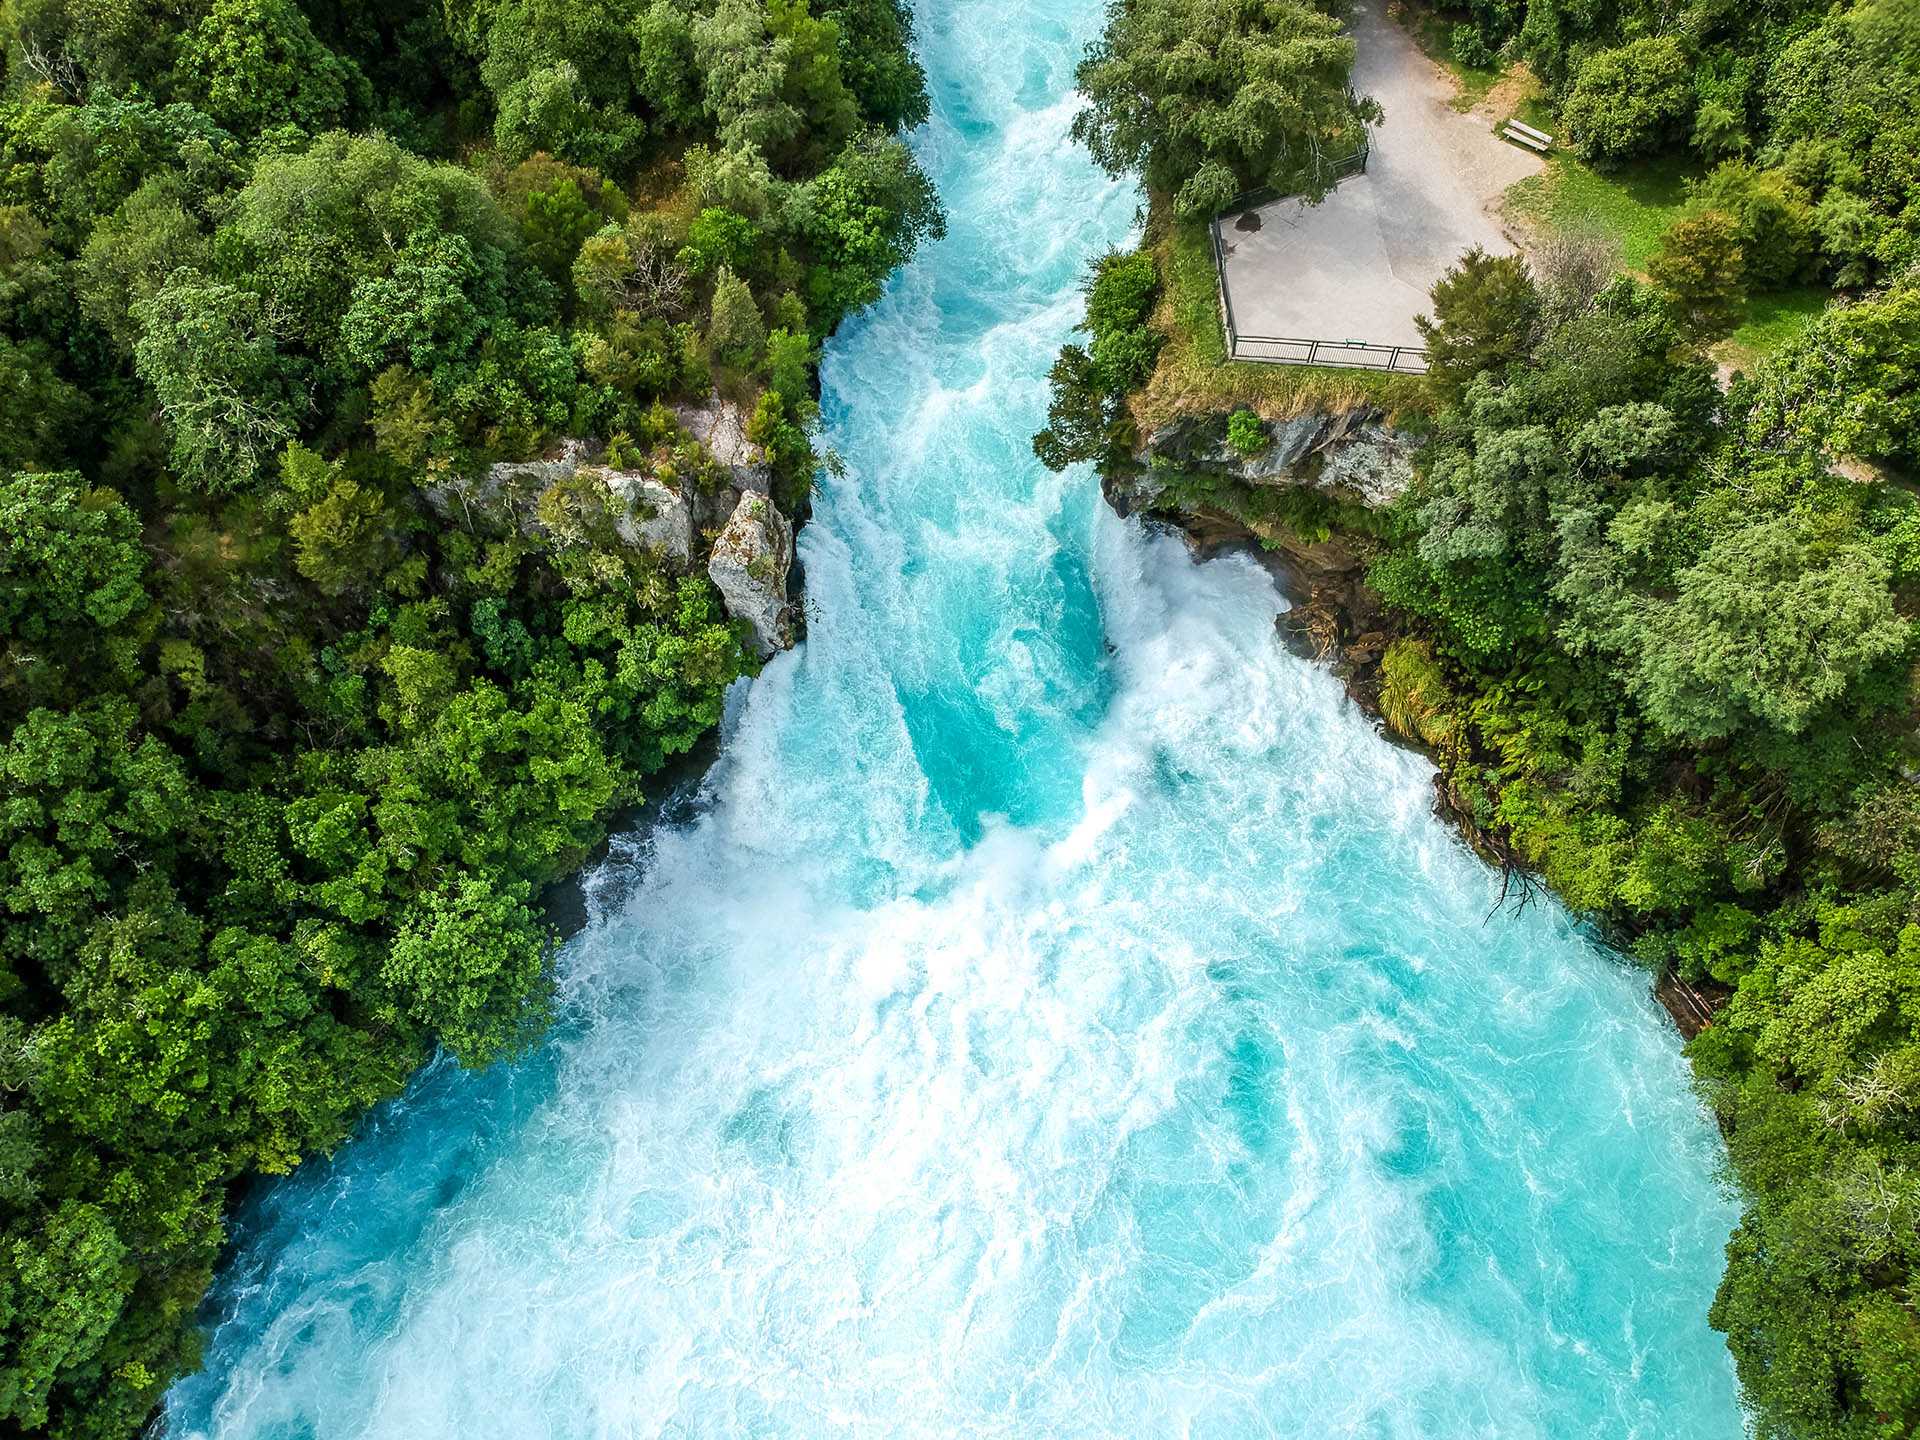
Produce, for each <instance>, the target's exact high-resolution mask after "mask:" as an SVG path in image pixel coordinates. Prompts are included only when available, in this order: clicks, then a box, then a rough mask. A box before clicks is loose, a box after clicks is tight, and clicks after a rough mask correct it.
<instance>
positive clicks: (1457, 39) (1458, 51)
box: [1453, 24, 1494, 70]
mask: <svg viewBox="0 0 1920 1440" xmlns="http://www.w3.org/2000/svg"><path fill="white" fill-rule="evenodd" d="M1453 58H1454V59H1455V60H1457V61H1459V62H1460V63H1461V64H1462V65H1464V66H1466V67H1467V69H1469V70H1491V69H1492V68H1493V64H1494V56H1493V51H1492V49H1491V48H1489V46H1488V45H1487V42H1486V40H1485V39H1483V38H1482V37H1481V34H1480V27H1479V26H1478V25H1468V24H1460V25H1456V26H1454V27H1453Z"/></svg>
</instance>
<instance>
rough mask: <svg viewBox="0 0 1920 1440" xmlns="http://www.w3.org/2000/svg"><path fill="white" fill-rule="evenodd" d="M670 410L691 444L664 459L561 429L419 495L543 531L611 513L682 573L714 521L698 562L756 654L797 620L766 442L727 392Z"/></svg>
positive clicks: (538, 535) (454, 513) (587, 529)
mask: <svg viewBox="0 0 1920 1440" xmlns="http://www.w3.org/2000/svg"><path fill="white" fill-rule="evenodd" d="M673 413H674V416H675V418H676V419H677V420H678V421H679V423H680V425H681V428H682V429H683V430H685V431H686V432H687V434H688V435H689V436H691V437H692V438H693V439H694V440H696V441H698V442H699V448H698V449H697V450H696V449H694V448H693V447H691V446H688V445H686V444H685V443H684V442H682V443H681V445H680V446H679V447H678V449H676V450H674V451H673V454H672V456H671V458H670V457H669V456H668V455H667V453H666V451H665V450H663V451H662V452H660V453H658V454H656V456H655V457H654V460H653V462H652V468H646V469H625V468H618V467H615V466H610V465H605V464H599V463H596V460H595V451H594V449H593V447H591V446H590V445H588V444H587V442H585V441H581V440H568V441H566V442H564V443H563V444H562V445H561V446H560V447H559V448H558V449H557V450H555V451H554V452H553V453H552V454H550V455H545V456H542V457H540V458H538V459H534V460H515V461H503V462H501V463H499V464H496V465H489V466H488V467H487V468H486V469H485V470H484V471H482V472H481V473H480V474H478V475H462V476H455V477H453V478H450V479H446V480H442V481H440V482H438V483H436V484H434V485H431V486H428V487H426V488H425V490H424V491H423V494H424V497H425V499H426V502H427V504H428V506H429V507H431V509H432V510H433V512H434V513H435V514H436V515H438V516H439V517H440V518H441V519H443V520H445V521H447V522H448V523H449V524H455V525H460V524H464V525H470V526H471V525H482V526H486V527H488V528H498V527H501V526H511V527H513V528H514V529H516V530H518V531H519V532H520V533H521V534H522V535H525V536H527V537H528V538H530V539H538V540H542V541H546V542H554V541H563V540H564V539H565V538H566V537H567V536H568V534H569V533H571V534H573V535H574V536H575V537H582V536H587V535H592V534H593V533H595V526H596V525H597V526H599V527H601V529H600V531H599V533H601V534H604V533H605V531H604V527H605V525H606V524H607V522H608V521H609V520H611V522H612V526H613V531H614V533H615V534H616V535H617V536H618V537H619V539H620V541H621V542H622V543H624V544H626V545H629V546H632V547H633V548H635V549H637V550H639V549H644V550H648V551H651V552H652V553H653V554H654V555H656V556H657V557H658V558H659V559H660V561H661V562H662V563H663V564H665V565H668V566H669V567H671V568H673V569H674V570H677V571H679V572H681V573H683V574H684V573H687V572H690V571H692V570H694V569H696V568H697V567H698V566H699V565H700V563H701V559H702V556H701V550H702V547H703V544H704V541H705V537H706V535H708V534H711V533H713V532H715V531H718V534H717V535H716V537H715V539H714V541H713V546H712V550H711V552H710V553H709V554H708V555H707V556H706V569H707V574H708V575H709V576H710V577H711V578H712V580H713V583H714V585H715V586H716V587H717V588H718V589H719V591H720V596H721V599H722V600H723V601H724V602H725V604H726V609H727V614H728V615H730V616H731V617H733V618H734V619H736V620H744V621H745V622H746V624H747V627H748V629H749V630H750V631H751V632H752V637H753V644H754V648H755V649H756V650H757V651H758V652H759V653H760V655H761V656H762V657H765V656H767V655H771V654H772V653H773V652H774V651H775V650H784V649H788V648H789V647H791V646H792V644H793V642H794V633H795V629H796V623H795V621H796V617H795V613H794V610H793V607H792V605H791V604H790V603H789V602H788V599H787V582H788V577H789V576H790V574H791V573H792V570H793V526H792V524H791V523H790V522H789V521H788V519H787V517H786V516H784V515H782V514H781V513H780V510H779V508H778V507H777V506H776V505H775V504H774V502H773V497H772V495H771V493H770V492H771V489H772V482H773V470H772V466H771V464H770V462H769V460H768V457H767V452H766V450H765V449H764V448H763V447H761V446H760V445H757V444H755V443H754V442H753V441H752V440H750V439H748V438H747V430H746V421H745V419H744V417H743V416H742V415H741V413H740V407H739V406H737V405H735V404H734V403H733V402H732V401H731V400H724V399H722V398H721V397H720V396H718V395H713V396H710V397H708V399H707V401H706V403H705V404H703V405H699V406H688V405H682V406H677V407H675V409H674V412H673ZM689 453H691V455H692V463H688V455H689Z"/></svg>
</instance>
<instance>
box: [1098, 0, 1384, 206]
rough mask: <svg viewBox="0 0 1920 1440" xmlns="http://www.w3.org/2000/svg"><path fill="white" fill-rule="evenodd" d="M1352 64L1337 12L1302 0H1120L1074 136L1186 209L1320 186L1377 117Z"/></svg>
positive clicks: (1104, 163)
mask: <svg viewBox="0 0 1920 1440" xmlns="http://www.w3.org/2000/svg"><path fill="white" fill-rule="evenodd" d="M1352 68H1353V41H1352V40H1350V39H1349V38H1347V36H1346V35H1345V34H1344V33H1343V32H1342V30H1341V27H1340V22H1339V20H1338V19H1337V18H1335V17H1334V16H1333V15H1331V14H1328V13H1326V12H1325V11H1322V10H1319V9H1315V8H1314V7H1313V6H1311V5H1309V4H1306V3H1303V0H1117V3H1115V4H1114V5H1113V7H1112V8H1111V9H1110V10H1109V12H1108V17H1107V26H1106V29H1105V30H1104V31H1103V32H1102V33H1101V36H1100V38H1099V39H1098V40H1096V41H1095V42H1094V44H1093V45H1092V47H1091V48H1090V49H1089V50H1088V52H1087V58H1086V59H1085V60H1084V61H1082V62H1081V65H1080V68H1079V70H1078V71H1077V72H1076V79H1077V81H1078V83H1079V86H1080V90H1081V92H1082V93H1083V94H1084V95H1085V96H1086V97H1087V108H1086V109H1085V110H1083V111H1082V112H1081V113H1080V114H1079V115H1078V116H1076V117H1075V118H1074V122H1073V135H1074V138H1075V139H1076V140H1078V141H1080V142H1081V143H1082V144H1084V145H1085V146H1086V147H1087V148H1088V150H1090V151H1091V152H1092V154H1093V158H1094V160H1095V161H1096V162H1097V163H1098V164H1099V165H1100V166H1101V168H1103V169H1104V170H1106V171H1107V172H1108V173H1109V174H1111V175H1114V176H1121V175H1126V174H1129V173H1137V174H1138V175H1140V177H1141V178H1142V179H1143V180H1145V182H1146V184H1147V186H1148V187H1149V188H1150V189H1153V190H1156V191H1159V192H1161V193H1163V194H1167V195H1171V196H1172V197H1173V200H1174V206H1175V208H1176V210H1178V211H1179V213H1180V214H1182V215H1190V216H1191V215H1210V214H1212V213H1214V212H1215V211H1217V210H1219V209H1220V208H1221V207H1223V206H1224V205H1226V204H1227V202H1228V201H1230V200H1231V199H1232V198H1233V197H1234V196H1235V195H1236V194H1239V193H1241V192H1243V191H1248V190H1255V189H1259V188H1262V187H1265V186H1274V187H1277V188H1282V189H1297V190H1304V191H1306V192H1307V193H1308V194H1310V195H1315V196H1318V195H1320V194H1322V193H1324V192H1325V190H1326V188H1327V186H1328V185H1329V184H1331V183H1332V176H1331V174H1330V172H1329V170H1328V169H1327V168H1326V167H1327V166H1328V164H1329V163H1330V162H1332V161H1335V160H1338V159H1342V158H1344V156H1345V155H1346V154H1347V153H1348V152H1349V151H1351V150H1353V149H1356V148H1357V147H1358V146H1359V145H1360V144H1361V143H1362V141H1363V138H1364V126H1365V125H1366V124H1367V123H1368V122H1370V121H1377V120H1378V119H1380V116H1381V111H1380V108H1379V106H1378V105H1377V104H1375V103H1374V102H1373V101H1371V100H1356V99H1355V98H1354V96H1353V94H1352V92H1351V90H1350V89H1349V88H1348V80H1349V76H1350V73H1351V71H1352Z"/></svg>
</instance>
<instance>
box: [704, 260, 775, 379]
mask: <svg viewBox="0 0 1920 1440" xmlns="http://www.w3.org/2000/svg"><path fill="white" fill-rule="evenodd" d="M707 342H708V344H709V345H710V346H711V347H712V349H713V353H714V354H715V355H717V356H719V357H720V358H721V359H722V360H724V361H726V362H727V363H728V364H730V365H737V366H740V367H742V368H745V367H746V366H748V365H751V364H753V363H754V362H755V361H756V360H758V359H759V357H760V352H761V350H762V349H763V348H765V346H766V343H767V326H766V322H765V321H764V320H762V319H761V318H760V307H759V306H758V305H756V304H755V303H754V301H753V291H752V290H750V289H749V288H748V287H747V282H746V281H744V280H742V279H741V278H740V277H739V276H738V275H736V274H734V273H733V271H731V270H729V269H728V268H727V267H726V266H724V265H723V266H721V267H720V273H719V275H718V276H717V277H715V279H714V282H713V315H712V318H711V319H710V320H709V321H708V325H707Z"/></svg>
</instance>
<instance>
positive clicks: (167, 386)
mask: <svg viewBox="0 0 1920 1440" xmlns="http://www.w3.org/2000/svg"><path fill="white" fill-rule="evenodd" d="M134 318H135V319H136V320H137V321H138V322H139V325H140V339H139V341H138V342H137V343H136V344H135V346H134V365H135V367H136V368H137V369H138V370H139V372H140V375H141V378H142V379H144V380H145V381H146V382H147V383H148V384H149V385H151V386H152V387H153V393H154V397H155V399H156V400H157V401H158V402H159V406H160V413H161V415H162V417H163V418H164V420H165V421H166V424H167V428H168V430H169V431H170V433H171V435H172V438H173V464H174V468H175V469H176V470H178V471H179V473H180V476H181V478H182V479H184V480H186V481H188V482H189V483H190V484H193V485H197V486H199V487H200V488H202V489H205V490H210V491H220V490H232V489H237V488H239V487H241V486H244V485H246V484H249V483H250V482H251V481H252V480H253V478H254V476H255V475H256V474H258V473H259V470H260V468H261V466H262V464H263V463H264V462H265V460H266V457H267V456H268V455H270V454H272V453H273V452H274V451H276V450H278V449H279V448H280V447H281V446H282V445H283V444H285V443H286V442H287V441H288V440H289V439H291V438H292V437H293V434H294V424H295V416H296V413H297V412H296V406H297V403H298V402H297V399H296V395H297V389H296V387H295V385H294V383H293V376H292V373H291V369H290V367H289V366H288V364H287V363H286V361H285V359H284V358H283V357H282V356H281V354H280V349H279V346H278V345H277V344H276V343H275V341H274V337H273V335H272V334H271V333H270V332H269V331H268V329H267V325H266V316H265V313H264V307H263V306H262V304H261V301H260V297H259V296H258V295H256V294H254V293H253V292H252V291H249V290H242V289H240V288H239V287H237V286H234V285H229V284H227V283H226V282H225V281H221V280H214V279H211V278H209V277H208V276H206V275H204V274H202V273H201V272H199V271H197V270H180V271H176V272H175V273H174V275H173V278H172V279H170V280H169V281H168V282H167V284H166V285H165V287H164V288H162V289H161V290H160V292H159V293H158V294H156V295H155V296H154V297H153V298H152V299H151V300H148V301H146V302H144V303H143V304H141V305H139V306H138V307H136V309H135V311H134Z"/></svg>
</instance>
